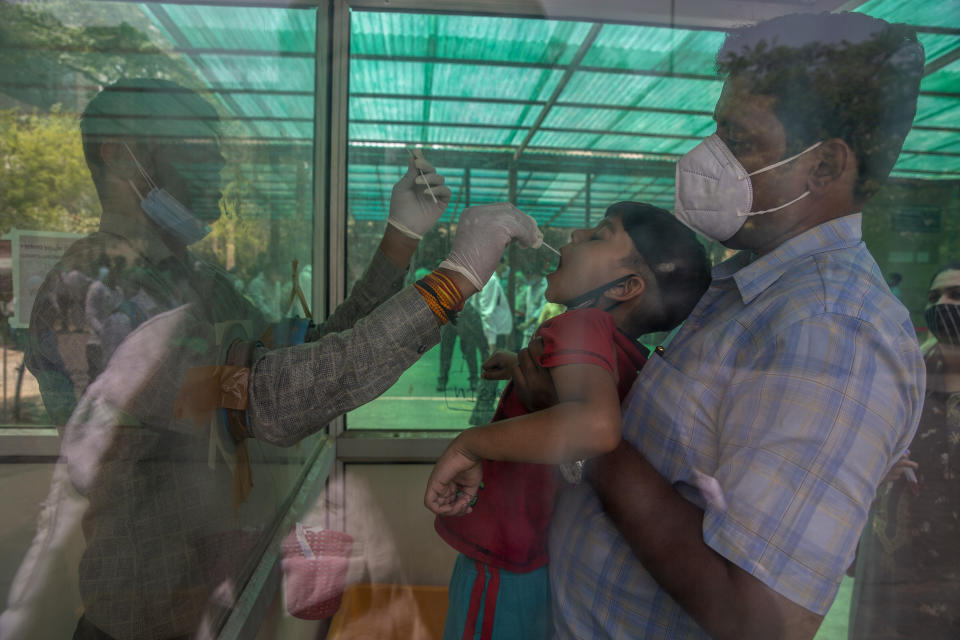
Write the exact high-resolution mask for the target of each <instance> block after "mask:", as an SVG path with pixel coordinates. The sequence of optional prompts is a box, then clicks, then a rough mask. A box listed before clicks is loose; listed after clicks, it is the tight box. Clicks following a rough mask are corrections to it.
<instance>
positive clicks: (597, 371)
mask: <svg viewBox="0 0 960 640" xmlns="http://www.w3.org/2000/svg"><path fill="white" fill-rule="evenodd" d="M514 375H516V370H515V374H514ZM550 375H551V377H552V378H553V383H554V386H555V387H556V390H557V404H555V405H554V406H552V407H549V408H547V409H544V410H542V411H535V412H533V413H529V414H527V415H525V416H519V417H516V418H510V419H508V420H502V421H500V422H495V423H492V424H488V425H484V426H480V427H474V428H472V429H468V430H466V431H464V432H463V433H461V434H460V435H459V436H458V437H457V439H456V440H454V442H453V443H451V448H454V447H456V448H458V449H459V450H461V451H462V453H463V455H466V456H468V457H475V458H486V459H488V460H504V461H510V462H537V463H542V464H556V463H560V462H567V461H570V460H578V459H581V458H591V457H593V456H597V455H600V454H603V453H607V452H609V451H613V449H614V448H616V446H617V444H618V443H619V442H620V397H619V395H618V393H617V385H616V382H615V381H614V379H613V376H611V375H610V373H609V372H608V371H607V370H605V369H603V368H602V367H598V366H596V365H591V364H568V365H562V366H558V367H553V368H551V369H550Z"/></svg>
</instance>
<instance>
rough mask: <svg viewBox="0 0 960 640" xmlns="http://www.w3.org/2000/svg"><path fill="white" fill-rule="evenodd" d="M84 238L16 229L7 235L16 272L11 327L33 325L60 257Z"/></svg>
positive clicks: (79, 235)
mask: <svg viewBox="0 0 960 640" xmlns="http://www.w3.org/2000/svg"><path fill="white" fill-rule="evenodd" d="M82 237H83V235H82V234H79V233H66V232H61V231H24V230H21V229H13V230H11V231H10V233H8V234H7V235H5V236H4V238H6V239H9V240H10V249H11V266H12V269H13V316H12V317H11V318H10V326H11V327H13V328H14V329H26V328H27V327H29V326H30V310H31V309H33V301H34V300H36V298H37V290H38V289H39V288H40V285H41V284H42V283H43V280H44V278H46V277H47V274H48V273H49V272H50V270H51V269H53V267H54V266H55V265H56V264H57V261H58V260H59V259H60V256H62V255H63V253H64V251H66V250H67V247H69V246H70V245H71V244H73V243H74V242H76V240H77V239H78V238H82Z"/></svg>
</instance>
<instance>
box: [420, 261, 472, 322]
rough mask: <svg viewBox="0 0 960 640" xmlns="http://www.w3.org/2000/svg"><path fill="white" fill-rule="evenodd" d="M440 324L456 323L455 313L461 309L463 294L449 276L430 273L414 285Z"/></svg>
mask: <svg viewBox="0 0 960 640" xmlns="http://www.w3.org/2000/svg"><path fill="white" fill-rule="evenodd" d="M413 286H415V287H416V288H417V291H419V292H420V295H421V296H423V299H424V301H425V302H426V303H427V306H428V307H430V310H431V311H433V313H434V315H435V316H437V319H438V320H440V324H446V323H447V322H453V323H454V324H456V322H457V313H459V312H460V311H461V310H462V309H463V301H464V297H463V294H462V293H460V289H458V288H457V285H456V284H454V282H453V280H451V279H450V276H448V275H446V274H445V273H441V272H440V271H432V272H430V273H428V274H427V275H425V276H424V277H423V278H421V279H420V280H417V281H416V282H415V283H414V285H413Z"/></svg>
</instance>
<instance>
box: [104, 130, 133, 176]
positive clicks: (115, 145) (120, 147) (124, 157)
mask: <svg viewBox="0 0 960 640" xmlns="http://www.w3.org/2000/svg"><path fill="white" fill-rule="evenodd" d="M130 154H131V151H130V150H128V147H127V146H126V145H124V143H122V142H119V141H117V140H108V141H106V142H103V143H101V144H100V160H101V161H102V162H103V165H104V166H105V167H106V168H107V170H108V171H109V172H110V173H112V174H113V175H115V176H117V177H119V178H122V179H125V180H129V179H133V178H135V177H136V176H137V173H138V172H137V164H136V162H134V159H133V157H132V156H131V155H130Z"/></svg>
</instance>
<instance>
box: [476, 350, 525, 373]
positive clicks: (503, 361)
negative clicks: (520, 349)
mask: <svg viewBox="0 0 960 640" xmlns="http://www.w3.org/2000/svg"><path fill="white" fill-rule="evenodd" d="M515 366H517V354H515V353H513V352H512V351H503V350H501V351H497V352H496V353H495V354H493V355H492V356H490V357H489V358H487V361H486V362H484V363H483V364H482V365H481V366H480V369H481V371H480V375H481V376H482V377H483V378H484V379H485V380H507V379H509V378H510V376H512V375H513V368H514V367H515Z"/></svg>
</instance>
